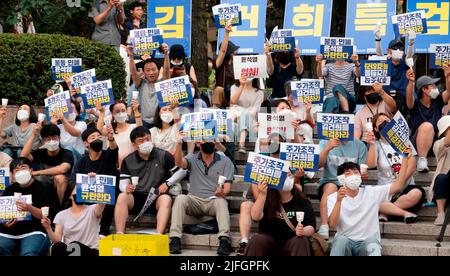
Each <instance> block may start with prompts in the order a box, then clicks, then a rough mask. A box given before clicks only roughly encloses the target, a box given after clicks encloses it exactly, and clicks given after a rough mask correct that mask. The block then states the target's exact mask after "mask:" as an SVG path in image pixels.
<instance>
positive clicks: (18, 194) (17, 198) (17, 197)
mask: <svg viewBox="0 0 450 276" xmlns="http://www.w3.org/2000/svg"><path fill="white" fill-rule="evenodd" d="M21 196H22V193H14V198H15V199H16V201H17V200H20V197H21Z"/></svg>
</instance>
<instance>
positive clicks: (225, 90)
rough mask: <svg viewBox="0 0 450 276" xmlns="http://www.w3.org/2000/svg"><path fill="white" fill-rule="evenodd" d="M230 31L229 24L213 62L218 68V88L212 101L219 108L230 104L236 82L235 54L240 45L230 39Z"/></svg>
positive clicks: (215, 67) (214, 67)
mask: <svg viewBox="0 0 450 276" xmlns="http://www.w3.org/2000/svg"><path fill="white" fill-rule="evenodd" d="M230 33H231V25H227V26H226V27H225V35H224V37H223V41H222V43H221V44H220V52H219V56H218V57H217V58H216V59H215V60H214V62H213V69H214V70H216V88H215V89H214V91H213V97H212V102H213V106H214V107H218V108H227V107H229V106H230V103H229V102H230V96H231V95H230V93H231V91H230V88H231V86H232V85H233V84H234V83H235V80H234V70H233V56H235V55H236V54H237V50H238V49H239V46H236V45H235V44H234V43H233V42H231V41H230V40H229V39H230Z"/></svg>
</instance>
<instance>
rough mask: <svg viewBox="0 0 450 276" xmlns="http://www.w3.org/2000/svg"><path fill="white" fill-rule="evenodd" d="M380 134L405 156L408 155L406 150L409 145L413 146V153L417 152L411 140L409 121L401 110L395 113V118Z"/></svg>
mask: <svg viewBox="0 0 450 276" xmlns="http://www.w3.org/2000/svg"><path fill="white" fill-rule="evenodd" d="M380 134H381V135H382V136H383V137H384V139H386V141H387V142H388V143H389V144H390V145H391V146H392V148H393V149H394V150H395V151H396V152H397V153H399V154H400V155H402V156H403V157H406V156H407V154H406V150H407V148H408V146H411V148H412V149H413V153H414V152H415V149H414V146H413V145H412V143H411V141H410V140H409V127H408V123H407V122H406V120H405V118H404V117H403V115H402V114H401V113H400V112H397V113H396V114H395V116H394V118H393V119H392V120H391V121H390V122H389V123H388V124H387V125H386V126H385V127H384V128H383V130H382V131H381V133H380Z"/></svg>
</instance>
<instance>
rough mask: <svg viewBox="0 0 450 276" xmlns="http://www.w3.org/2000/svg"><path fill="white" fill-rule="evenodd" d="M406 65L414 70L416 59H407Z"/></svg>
mask: <svg viewBox="0 0 450 276" xmlns="http://www.w3.org/2000/svg"><path fill="white" fill-rule="evenodd" d="M406 65H408V66H409V68H411V69H412V68H413V67H414V59H413V58H407V59H406Z"/></svg>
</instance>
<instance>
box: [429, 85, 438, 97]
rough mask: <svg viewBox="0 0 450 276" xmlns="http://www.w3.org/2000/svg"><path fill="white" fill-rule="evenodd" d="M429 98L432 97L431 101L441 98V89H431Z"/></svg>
mask: <svg viewBox="0 0 450 276" xmlns="http://www.w3.org/2000/svg"><path fill="white" fill-rule="evenodd" d="M428 96H430V98H431V99H433V100H434V99H436V98H437V97H438V96H439V89H437V88H433V89H431V91H430V93H429V94H428Z"/></svg>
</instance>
